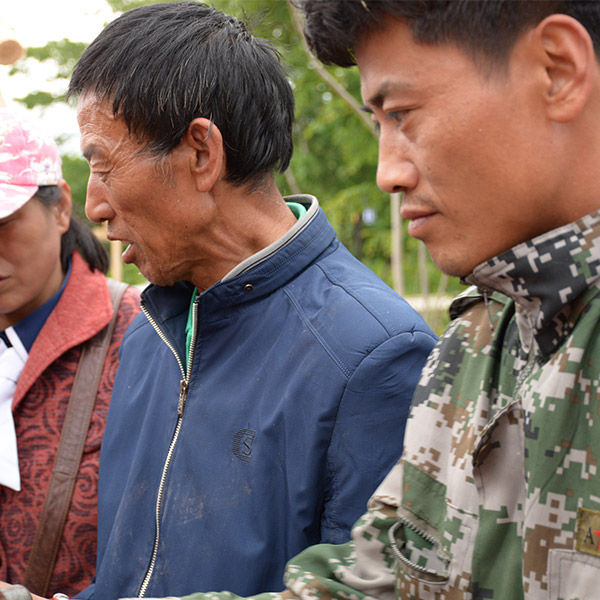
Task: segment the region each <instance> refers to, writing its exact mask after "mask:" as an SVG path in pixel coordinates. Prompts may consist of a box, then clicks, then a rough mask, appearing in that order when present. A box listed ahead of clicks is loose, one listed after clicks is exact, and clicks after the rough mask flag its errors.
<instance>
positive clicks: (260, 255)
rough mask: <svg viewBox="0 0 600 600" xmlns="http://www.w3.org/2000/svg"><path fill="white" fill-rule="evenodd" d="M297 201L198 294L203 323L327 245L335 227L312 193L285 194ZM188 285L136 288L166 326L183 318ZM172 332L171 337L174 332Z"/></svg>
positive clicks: (286, 276) (287, 276)
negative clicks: (284, 224) (294, 211)
mask: <svg viewBox="0 0 600 600" xmlns="http://www.w3.org/2000/svg"><path fill="white" fill-rule="evenodd" d="M286 200H289V201H293V202H299V203H302V204H304V205H305V206H306V207H307V209H308V210H307V213H306V214H305V215H304V217H303V218H302V219H300V220H299V221H298V222H297V223H296V224H295V225H294V227H292V228H291V229H290V230H289V231H288V232H287V233H286V234H285V235H284V236H282V237H281V238H279V239H278V240H277V241H276V242H274V243H273V244H271V245H270V246H268V247H266V248H264V249H263V250H261V251H260V252H257V253H256V254H254V255H252V256H250V257H249V258H247V259H245V260H244V261H242V262H241V263H240V264H238V265H237V266H236V267H235V268H234V269H232V270H231V271H230V272H229V273H227V275H225V276H224V277H223V279H221V280H220V281H218V282H217V283H215V284H214V285H212V286H211V287H210V288H208V289H207V290H205V291H204V292H202V294H200V296H199V298H200V303H201V311H202V314H201V318H202V323H203V324H204V325H206V324H207V323H208V322H210V321H212V320H219V319H222V318H232V317H234V316H235V314H237V310H238V307H240V306H241V305H242V304H245V303H247V302H253V301H256V300H257V299H259V298H261V297H263V296H267V295H268V294H271V293H272V292H274V291H275V290H277V289H279V288H281V287H282V286H283V285H285V284H286V283H287V282H288V281H290V280H291V279H293V278H294V277H296V276H297V275H298V274H299V273H300V272H301V271H303V270H304V269H305V268H306V267H308V266H309V265H310V264H312V263H313V262H314V261H315V260H316V259H317V258H318V257H319V256H321V255H322V254H323V253H325V252H327V253H328V252H331V251H333V249H334V248H333V246H332V244H333V242H334V241H335V239H336V237H335V231H334V229H333V227H332V226H331V225H330V223H329V221H328V220H327V217H326V216H325V213H323V211H322V210H321V209H320V208H319V203H318V201H317V199H316V198H315V197H314V196H308V195H302V196H289V197H287V198H286ZM193 289H194V288H193V286H192V284H191V283H188V282H180V283H177V284H175V285H174V286H169V287H160V286H157V285H149V286H148V287H147V288H146V289H145V290H144V292H142V302H143V304H144V306H145V308H146V309H147V310H148V311H149V312H150V313H151V314H152V316H153V318H154V319H156V320H157V322H159V323H161V324H162V325H166V329H167V330H168V329H169V322H170V321H172V320H173V319H174V320H175V321H176V322H177V325H176V327H177V328H179V327H180V326H181V321H182V319H183V318H184V316H185V318H187V311H188V309H189V303H190V298H191V295H192V292H193ZM174 333H175V332H172V333H171V335H170V337H171V338H172V339H173V340H175V339H176V338H178V337H179V335H178V334H175V335H174Z"/></svg>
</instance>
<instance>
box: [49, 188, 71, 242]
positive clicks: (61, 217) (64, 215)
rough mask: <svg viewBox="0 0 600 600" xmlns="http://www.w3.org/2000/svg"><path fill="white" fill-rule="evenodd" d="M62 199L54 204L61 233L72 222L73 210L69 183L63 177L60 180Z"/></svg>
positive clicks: (66, 229)
mask: <svg viewBox="0 0 600 600" xmlns="http://www.w3.org/2000/svg"><path fill="white" fill-rule="evenodd" d="M58 189H59V190H60V200H59V201H58V202H57V203H56V204H55V205H54V206H53V208H54V209H55V212H56V222H57V225H58V230H59V231H60V233H61V235H62V234H63V233H65V232H66V231H68V229H69V225H70V224H71V212H72V210H73V197H72V196H71V188H70V187H69V184H68V183H67V182H66V181H65V180H64V179H62V180H61V181H59V182H58Z"/></svg>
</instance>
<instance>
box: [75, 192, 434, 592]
mask: <svg viewBox="0 0 600 600" xmlns="http://www.w3.org/2000/svg"><path fill="white" fill-rule="evenodd" d="M292 199H293V200H294V201H296V202H305V203H307V202H308V203H310V204H311V205H310V207H309V210H308V212H307V214H306V215H305V216H304V217H303V218H302V219H301V220H299V221H298V223H297V224H296V225H295V226H294V227H293V228H292V229H291V230H290V231H289V232H288V233H287V234H286V235H285V236H284V237H283V238H281V239H280V240H278V242H276V243H275V244H273V245H271V246H269V247H268V248H266V249H264V250H263V251H261V252H259V253H258V254H256V255H254V256H253V257H251V258H249V259H247V260H246V261H244V262H243V263H242V264H240V265H238V267H237V268H236V269H235V270H234V271H232V272H231V273H230V274H229V275H228V276H227V277H225V278H224V279H223V280H221V281H220V282H218V283H216V284H215V285H213V286H212V287H211V288H209V289H208V290H206V291H205V292H203V293H202V294H200V295H199V297H198V299H197V306H196V322H195V327H194V329H195V332H194V334H193V340H192V345H191V357H190V368H189V377H186V378H184V377H183V374H182V368H183V370H185V364H186V348H185V340H186V334H185V328H186V322H187V319H188V312H189V306H190V300H191V297H192V292H193V287H192V286H191V285H190V284H187V283H180V284H176V285H175V286H172V287H168V288H161V287H157V286H150V287H149V288H148V289H147V290H146V291H145V292H144V293H143V295H142V302H143V306H144V310H145V313H146V315H144V314H140V315H138V318H137V319H136V320H135V321H134V323H133V324H132V325H131V327H130V328H129V330H128V332H127V334H126V337H125V339H124V340H123V343H122V346H121V359H120V361H121V362H120V367H119V371H118V374H117V377H116V380H115V385H114V390H113V396H112V400H111V405H110V411H109V416H108V422H107V425H106V433H105V436H104V442H103V447H102V455H101V462H100V488H99V509H98V514H99V517H98V521H99V522H98V562H97V573H96V578H95V583H94V584H92V586H90V587H89V588H88V589H87V590H85V591H84V592H83V593H82V594H80V596H79V597H82V598H88V597H89V598H91V597H93V598H96V599H99V600H116V599H117V598H122V597H127V596H137V595H145V596H148V597H153V596H167V595H184V594H189V593H191V592H198V591H208V590H221V589H228V590H231V591H234V592H236V593H238V594H242V595H249V594H253V593H256V592H259V591H262V590H265V589H279V588H281V587H282V586H283V583H282V575H283V570H284V567H285V563H286V561H287V560H288V559H289V558H291V557H292V556H294V555H295V554H297V553H298V552H299V551H300V550H302V549H303V548H305V547H307V546H309V545H312V544H316V543H318V542H328V543H341V542H344V541H346V540H348V539H349V532H350V529H351V526H352V524H353V523H354V521H355V520H356V518H357V517H358V516H360V515H361V514H362V513H363V512H364V508H365V505H366V502H367V499H368V497H369V495H370V494H371V493H372V492H373V490H374V489H375V488H376V487H377V485H378V484H379V483H380V481H381V480H382V479H383V476H384V475H385V474H386V472H387V471H388V470H389V469H390V468H391V467H392V465H393V464H394V463H395V462H396V460H397V458H398V457H399V455H400V452H401V450H402V437H403V431H404V425H405V421H406V418H407V414H408V409H409V405H410V400H411V396H412V392H413V389H414V387H415V385H416V383H417V381H418V378H419V373H420V371H421V368H422V366H423V364H424V362H425V359H426V357H427V355H428V354H429V352H430V350H431V349H432V347H433V345H434V344H435V341H436V339H435V336H434V334H433V333H432V332H431V330H430V329H429V328H428V327H427V325H426V324H425V323H424V321H423V320H422V318H421V317H420V316H419V315H418V314H417V313H416V312H415V311H414V310H413V309H412V308H411V307H410V306H409V305H408V304H407V303H406V302H405V301H404V300H403V299H402V298H400V296H398V295H397V294H396V293H395V292H394V291H392V290H391V289H390V288H389V287H388V286H387V285H385V283H383V282H382V281H381V280H380V279H379V278H378V277H377V276H376V275H374V274H373V273H372V272H371V271H370V270H369V269H368V268H366V267H365V266H364V265H362V264H361V263H360V262H359V261H358V260H356V259H355V258H353V257H352V255H351V254H350V253H349V252H348V251H347V250H346V249H345V248H344V247H343V246H342V244H341V243H340V242H339V241H338V240H337V238H336V236H335V232H334V230H333V228H332V227H331V225H330V224H329V222H328V221H327V218H326V217H325V215H324V213H323V212H322V211H321V209H320V208H319V207H318V203H317V201H316V199H314V198H312V197H307V196H301V197H293V198H292ZM151 321H152V322H153V323H151ZM157 331H158V332H159V333H157ZM182 380H184V383H183V384H182V383H181V382H182ZM157 525H158V527H157Z"/></svg>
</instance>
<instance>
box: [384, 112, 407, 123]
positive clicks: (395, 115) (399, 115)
mask: <svg viewBox="0 0 600 600" xmlns="http://www.w3.org/2000/svg"><path fill="white" fill-rule="evenodd" d="M409 112H410V111H409V110H391V111H390V112H388V113H387V114H386V115H385V118H386V119H391V120H393V121H397V122H398V123H401V122H402V121H403V120H404V118H405V117H406V115H407V114H408V113H409Z"/></svg>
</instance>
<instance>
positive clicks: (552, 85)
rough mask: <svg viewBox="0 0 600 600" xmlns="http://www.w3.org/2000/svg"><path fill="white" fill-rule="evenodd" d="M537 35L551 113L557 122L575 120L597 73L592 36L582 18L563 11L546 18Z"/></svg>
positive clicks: (547, 103)
mask: <svg viewBox="0 0 600 600" xmlns="http://www.w3.org/2000/svg"><path fill="white" fill-rule="evenodd" d="M536 34H537V35H538V36H539V41H540V43H541V47H542V50H543V53H544V61H545V63H546V73H547V89H546V93H545V101H546V106H547V110H548V115H549V117H550V118H551V119H552V120H553V121H557V122H562V123H566V122H569V121H572V120H573V119H575V118H576V117H577V116H578V115H579V114H580V113H581V111H582V110H583V108H584V106H585V104H586V102H587V100H588V98H589V96H590V94H591V91H592V87H593V80H594V77H595V73H596V56H595V54H594V46H593V43H592V40H591V38H590V35H589V33H588V32H587V30H586V29H585V27H583V26H582V25H581V23H579V21H577V20H575V19H573V18H571V17H569V16H567V15H561V14H554V15H551V16H550V17H547V18H546V19H544V20H543V21H542V22H541V23H540V24H539V25H538V26H537V28H536Z"/></svg>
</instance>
